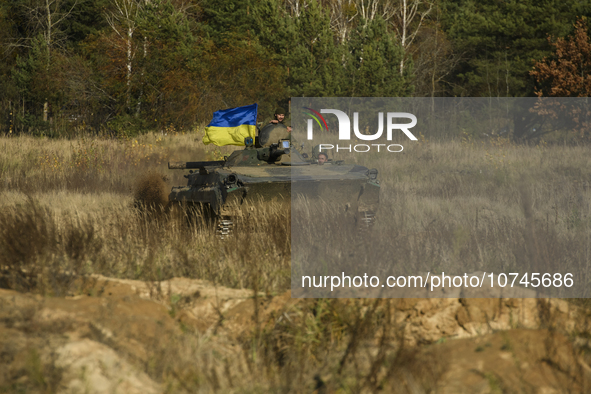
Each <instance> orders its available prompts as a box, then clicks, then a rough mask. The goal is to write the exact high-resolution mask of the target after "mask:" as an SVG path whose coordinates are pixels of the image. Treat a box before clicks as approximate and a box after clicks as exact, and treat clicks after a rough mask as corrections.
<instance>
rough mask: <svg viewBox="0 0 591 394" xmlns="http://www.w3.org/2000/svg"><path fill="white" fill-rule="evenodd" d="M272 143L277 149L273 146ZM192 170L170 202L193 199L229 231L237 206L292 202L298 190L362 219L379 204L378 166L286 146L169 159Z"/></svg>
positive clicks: (368, 217)
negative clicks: (212, 158)
mask: <svg viewBox="0 0 591 394" xmlns="http://www.w3.org/2000/svg"><path fill="white" fill-rule="evenodd" d="M274 149H275V150H274ZM169 168H172V169H198V171H195V172H193V171H191V173H190V174H189V175H185V177H187V179H188V182H187V185H186V186H182V187H173V188H172V191H171V193H170V195H169V201H170V202H172V203H183V204H194V205H200V206H204V207H205V208H207V209H208V210H209V211H210V212H212V213H213V214H214V216H216V217H219V218H224V220H226V222H225V225H224V224H223V223H222V226H221V227H223V228H222V230H221V231H222V233H227V232H228V231H229V230H228V229H227V228H226V227H229V226H230V225H231V224H232V223H231V218H232V217H233V216H235V215H237V210H240V209H241V208H240V207H242V206H245V205H249V204H259V203H261V202H264V201H278V202H281V201H284V202H291V201H292V198H296V197H297V196H301V197H303V198H306V199H308V200H309V201H315V202H319V201H322V202H324V203H326V204H329V205H330V206H331V207H332V208H333V209H334V208H336V209H337V210H343V211H346V212H349V213H352V214H353V215H354V216H355V217H356V219H358V221H359V223H360V224H364V225H365V226H368V225H371V224H372V223H373V219H374V214H375V211H376V210H377V207H378V204H379V191H380V185H379V181H378V180H377V171H376V170H369V169H368V168H366V167H363V166H358V165H351V164H343V163H341V162H335V163H327V164H324V165H319V164H316V163H312V162H310V161H306V160H305V159H304V158H303V157H302V156H300V155H299V154H298V153H297V152H293V151H291V150H289V149H285V150H282V151H280V152H279V154H277V153H276V147H272V148H259V149H256V148H252V147H251V148H246V149H245V150H242V151H236V152H234V153H233V154H232V155H231V156H230V157H229V158H228V159H227V160H225V161H218V162H189V163H169Z"/></svg>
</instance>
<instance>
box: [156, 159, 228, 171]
mask: <svg viewBox="0 0 591 394" xmlns="http://www.w3.org/2000/svg"><path fill="white" fill-rule="evenodd" d="M224 163H225V161H223V160H219V161H171V162H168V169H169V170H188V169H192V168H204V167H222V166H223V165H224Z"/></svg>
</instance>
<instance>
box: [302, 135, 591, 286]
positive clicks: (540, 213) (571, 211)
mask: <svg viewBox="0 0 591 394" xmlns="http://www.w3.org/2000/svg"><path fill="white" fill-rule="evenodd" d="M323 142H325V143H330V144H334V145H336V144H337V143H340V144H341V145H343V142H342V141H340V142H339V141H337V140H336V139H335V138H334V137H332V136H324V137H323ZM398 142H400V143H401V144H402V145H403V146H404V150H403V152H401V153H379V154H378V153H367V154H365V153H364V154H360V153H349V152H346V151H340V152H338V153H336V152H334V151H329V155H330V156H331V158H332V159H333V160H345V161H355V162H357V163H359V164H362V165H365V166H367V167H369V168H377V169H378V170H379V176H378V178H379V179H380V180H381V194H380V208H379V211H378V219H377V221H376V225H375V228H374V230H373V235H372V237H371V239H368V240H367V242H369V243H371V245H372V247H371V248H370V249H369V250H368V251H363V250H361V249H359V247H358V242H357V243H356V242H354V241H352V238H351V236H350V235H339V234H338V233H341V231H340V228H341V226H340V225H339V224H337V223H336V221H335V220H333V218H335V217H336V214H335V213H334V212H330V213H328V210H324V211H326V212H327V214H326V215H324V216H323V212H322V211H318V212H316V211H315V212H313V213H312V214H310V213H309V212H305V211H303V212H302V213H298V214H295V215H292V220H293V221H294V223H295V225H296V226H298V227H297V228H298V229H299V230H298V231H295V230H294V231H293V233H292V236H293V237H294V239H293V245H292V246H293V248H294V258H295V259H296V261H293V262H292V264H296V267H298V266H299V265H300V264H304V265H305V263H306V262H307V261H311V260H313V259H312V257H313V256H314V255H316V256H317V255H318V254H320V258H318V259H316V260H314V261H313V263H312V264H309V266H308V267H307V268H306V269H304V268H302V269H301V271H302V270H303V271H305V272H306V274H307V275H311V274H316V275H322V274H324V275H329V274H331V273H325V272H322V269H321V267H322V264H318V261H319V260H322V261H324V263H325V264H324V265H326V266H329V267H330V266H332V267H343V268H345V269H347V270H348V271H346V272H351V273H353V272H358V273H361V274H363V273H364V272H367V273H368V274H369V273H371V274H372V275H373V274H374V272H375V275H381V276H382V277H383V276H384V275H391V274H395V275H416V274H417V273H419V272H423V273H426V272H431V273H441V272H445V273H446V274H458V275H463V274H464V273H466V272H475V271H487V272H496V273H501V272H505V273H506V272H520V273H525V272H529V273H531V272H550V273H556V272H559V273H562V274H563V275H564V274H565V273H567V272H570V273H573V275H574V276H575V277H576V278H577V281H578V285H579V286H578V289H577V293H578V296H583V295H584V296H585V297H589V296H591V293H590V292H589V291H588V290H586V289H588V288H589V286H588V284H589V283H591V269H590V268H589V267H591V155H590V153H591V148H590V147H589V146H564V145H551V146H550V145H545V144H540V145H537V146H526V145H515V144H512V143H511V142H510V141H508V140H506V139H501V138H495V139H492V140H489V141H470V140H464V141H453V142H447V143H442V142H430V141H427V140H424V139H422V140H420V141H418V142H410V141H398ZM348 143H349V142H347V144H348ZM351 143H352V144H354V143H355V142H354V141H353V142H351ZM359 143H361V142H359ZM307 216H312V217H314V218H316V220H317V221H318V222H324V223H333V224H331V225H328V227H332V230H331V229H327V228H326V227H327V226H326V225H325V226H323V227H322V228H321V227H320V226H318V227H316V228H310V227H307V228H306V226H305V222H306V217H307ZM327 231H329V232H330V231H332V232H333V233H337V235H339V237H340V238H338V237H333V241H332V245H333V246H332V247H331V248H329V249H327V248H328V245H329V244H330V243H327V242H325V241H322V242H317V243H316V242H313V240H315V239H321V238H319V237H320V236H321V235H322V234H323V233H326V232H327ZM307 232H309V233H307ZM312 232H314V233H312ZM347 237H349V238H347ZM314 248H316V249H314ZM312 249H314V251H312ZM349 249H350V250H349ZM355 249H357V252H356V251H355ZM346 251H347V252H346ZM360 252H361V253H360ZM349 255H351V256H352V257H351V258H350V259H347V256H349ZM360 255H361V257H360ZM308 272H309V274H308ZM339 272H340V271H339Z"/></svg>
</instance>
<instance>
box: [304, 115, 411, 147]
mask: <svg viewBox="0 0 591 394" xmlns="http://www.w3.org/2000/svg"><path fill="white" fill-rule="evenodd" d="M303 109H304V111H303V112H304V114H306V115H309V116H310V117H311V118H312V119H308V122H307V126H308V130H307V131H308V140H312V138H313V132H314V121H316V123H317V124H318V125H319V126H320V129H321V130H322V129H323V126H324V129H326V131H328V125H327V123H326V120H325V119H324V117H323V116H322V115H321V114H332V115H336V117H337V120H338V122H339V140H344V141H347V140H351V120H350V119H349V116H348V115H347V114H346V113H345V112H343V111H340V110H338V109H321V110H320V112H318V111H315V110H313V109H312V108H308V107H304V108H303ZM401 119H408V120H410V122H408V123H398V121H399V120H401ZM416 124H417V117H416V116H414V115H413V114H410V113H408V112H388V113H386V127H384V113H383V112H379V113H378V131H376V132H375V134H369V135H367V134H363V133H361V132H360V131H359V112H353V133H354V134H355V137H357V138H358V139H360V140H362V141H375V140H377V139H378V138H380V137H381V136H382V134H383V133H384V128H385V129H386V139H387V140H388V141H392V134H393V131H394V130H400V131H402V132H403V133H404V134H405V135H406V136H407V137H408V138H409V139H410V140H411V141H417V137H415V136H414V135H413V134H412V133H411V132H410V130H409V129H410V128H412V127H414V126H416ZM384 146H386V144H371V146H370V145H367V144H358V145H354V146H351V145H348V146H339V145H337V146H336V151H337V152H339V151H340V150H347V151H349V152H351V151H352V150H353V151H355V152H360V153H361V152H369V151H370V150H371V149H372V147H376V148H377V151H378V152H379V151H380V147H384ZM334 148H335V146H334V145H332V144H320V150H321V151H322V149H326V150H328V149H334ZM386 149H387V150H388V152H402V149H403V147H402V145H400V144H391V145H388V146H387V147H386ZM393 149H394V150H393Z"/></svg>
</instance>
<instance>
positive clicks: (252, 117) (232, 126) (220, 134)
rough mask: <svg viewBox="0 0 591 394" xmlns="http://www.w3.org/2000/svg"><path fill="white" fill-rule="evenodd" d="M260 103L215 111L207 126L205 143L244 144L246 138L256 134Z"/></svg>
mask: <svg viewBox="0 0 591 394" xmlns="http://www.w3.org/2000/svg"><path fill="white" fill-rule="evenodd" d="M257 110H258V104H252V105H246V106H244V107H237V108H230V109H224V110H220V111H215V112H214V113H213V119H212V121H211V122H209V124H208V125H207V127H205V137H203V143H204V144H205V145H208V144H214V145H217V146H224V145H244V139H245V138H247V137H252V139H253V141H254V138H255V136H256V122H257Z"/></svg>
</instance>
